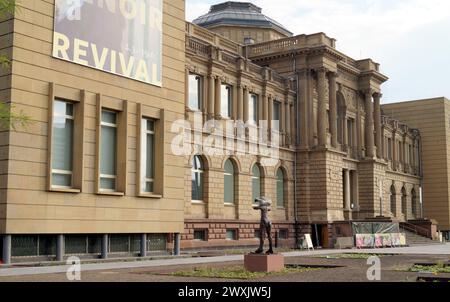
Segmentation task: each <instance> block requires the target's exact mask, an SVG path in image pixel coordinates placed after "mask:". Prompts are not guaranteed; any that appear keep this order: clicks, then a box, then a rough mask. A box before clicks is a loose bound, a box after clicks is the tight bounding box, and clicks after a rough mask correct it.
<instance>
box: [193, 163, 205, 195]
mask: <svg viewBox="0 0 450 302" xmlns="http://www.w3.org/2000/svg"><path fill="white" fill-rule="evenodd" d="M203 174H204V165H203V159H202V157H201V156H199V155H196V156H194V159H193V160H192V200H194V201H203V184H204V180H203Z"/></svg>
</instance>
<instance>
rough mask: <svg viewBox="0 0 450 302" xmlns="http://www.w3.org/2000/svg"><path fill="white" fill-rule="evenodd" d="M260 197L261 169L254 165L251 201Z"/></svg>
mask: <svg viewBox="0 0 450 302" xmlns="http://www.w3.org/2000/svg"><path fill="white" fill-rule="evenodd" d="M260 197H261V168H260V167H259V166H258V164H255V165H254V166H253V168H252V201H253V203H254V202H255V199H256V198H260Z"/></svg>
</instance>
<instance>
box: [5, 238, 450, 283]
mask: <svg viewBox="0 0 450 302" xmlns="http://www.w3.org/2000/svg"><path fill="white" fill-rule="evenodd" d="M342 253H377V254H405V255H450V244H445V245H432V246H414V247H405V248H385V249H364V250H356V249H351V250H348V249H347V250H316V251H298V252H288V253H283V255H284V256H285V257H302V256H304V257H308V256H320V255H332V254H342ZM243 260H244V256H243V255H232V256H219V257H204V258H200V257H192V258H171V259H161V260H148V261H134V262H108V263H90V264H82V265H81V270H82V271H99V270H113V269H130V268H142V267H161V266H173V265H187V264H205V263H221V262H232V261H243ZM68 268H70V266H68V265H61V266H46V267H9V268H7V267H4V268H0V277H7V276H25V275H41V274H55V273H65V272H67V270H68Z"/></svg>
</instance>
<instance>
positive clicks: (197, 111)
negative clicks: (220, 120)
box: [186, 107, 203, 113]
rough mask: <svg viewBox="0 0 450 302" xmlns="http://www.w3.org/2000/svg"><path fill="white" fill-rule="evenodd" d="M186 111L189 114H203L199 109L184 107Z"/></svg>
mask: <svg viewBox="0 0 450 302" xmlns="http://www.w3.org/2000/svg"><path fill="white" fill-rule="evenodd" d="M186 111H187V112H190V113H203V111H202V110H201V109H192V108H190V107H186Z"/></svg>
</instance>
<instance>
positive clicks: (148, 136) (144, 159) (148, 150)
mask: <svg viewBox="0 0 450 302" xmlns="http://www.w3.org/2000/svg"><path fill="white" fill-rule="evenodd" d="M141 123H142V124H141V125H142V126H141V131H142V133H141V171H142V172H141V189H142V191H143V192H144V193H152V192H153V191H154V182H155V121H154V120H152V119H147V118H143V119H142V121H141Z"/></svg>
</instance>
